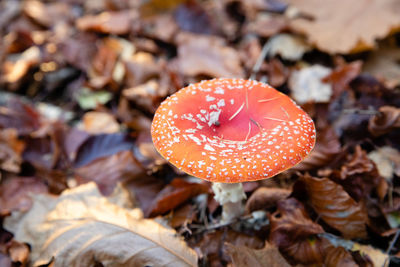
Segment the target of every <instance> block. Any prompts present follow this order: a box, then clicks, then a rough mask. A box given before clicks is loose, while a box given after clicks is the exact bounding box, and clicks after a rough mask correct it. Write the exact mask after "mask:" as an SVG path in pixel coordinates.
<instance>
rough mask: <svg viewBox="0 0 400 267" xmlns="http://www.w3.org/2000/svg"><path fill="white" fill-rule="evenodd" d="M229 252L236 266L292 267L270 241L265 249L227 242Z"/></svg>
mask: <svg viewBox="0 0 400 267" xmlns="http://www.w3.org/2000/svg"><path fill="white" fill-rule="evenodd" d="M225 246H226V249H227V252H228V254H229V256H230V257H231V259H232V263H233V265H234V266H236V267H241V266H251V267H280V266H282V267H290V266H291V265H290V264H289V263H288V262H287V261H286V260H285V258H284V257H282V255H281V253H280V252H279V250H278V249H277V248H276V247H274V246H273V245H271V244H269V243H268V242H266V243H265V247H264V248H263V249H258V250H256V249H250V248H248V247H244V246H234V245H232V244H229V243H227V244H226V245H225Z"/></svg>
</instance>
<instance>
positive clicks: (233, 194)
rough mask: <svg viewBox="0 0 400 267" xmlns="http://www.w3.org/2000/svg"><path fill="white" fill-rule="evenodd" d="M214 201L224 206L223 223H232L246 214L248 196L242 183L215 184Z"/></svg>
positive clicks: (213, 187) (213, 186)
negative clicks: (245, 201)
mask: <svg viewBox="0 0 400 267" xmlns="http://www.w3.org/2000/svg"><path fill="white" fill-rule="evenodd" d="M212 189H213V191H214V199H215V200H216V201H218V203H220V204H221V205H222V218H221V223H224V222H230V221H232V220H234V219H236V218H238V217H240V216H241V215H242V214H243V212H244V205H243V200H245V199H246V195H245V193H244V190H243V185H242V183H232V184H228V183H213V184H212Z"/></svg>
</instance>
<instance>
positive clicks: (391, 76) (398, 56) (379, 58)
mask: <svg viewBox="0 0 400 267" xmlns="http://www.w3.org/2000/svg"><path fill="white" fill-rule="evenodd" d="M399 61H400V49H398V48H390V47H383V48H381V49H379V50H377V51H374V52H372V53H371V54H370V55H369V56H368V58H367V60H366V61H365V64H364V68H363V70H364V71H365V72H367V73H370V74H372V75H374V76H375V77H377V78H378V79H380V80H382V81H383V82H384V83H385V84H386V85H387V86H388V87H391V88H394V87H395V86H396V85H398V84H400V66H399V63H398V62H399Z"/></svg>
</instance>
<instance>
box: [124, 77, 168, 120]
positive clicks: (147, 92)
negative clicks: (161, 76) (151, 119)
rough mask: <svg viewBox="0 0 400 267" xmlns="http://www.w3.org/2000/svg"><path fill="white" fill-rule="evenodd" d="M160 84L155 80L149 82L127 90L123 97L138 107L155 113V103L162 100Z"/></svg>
mask: <svg viewBox="0 0 400 267" xmlns="http://www.w3.org/2000/svg"><path fill="white" fill-rule="evenodd" d="M159 88H160V84H159V83H158V82H157V81H156V80H155V79H152V80H149V81H148V82H146V83H144V84H140V85H138V86H135V87H132V88H127V89H124V90H123V91H122V95H123V96H125V97H126V98H127V99H128V100H130V101H133V102H135V103H136V104H137V105H138V106H140V107H143V108H145V109H146V110H147V111H149V112H151V113H154V112H155V111H156V109H157V107H156V106H155V105H154V102H157V100H158V99H159V98H160V89H159Z"/></svg>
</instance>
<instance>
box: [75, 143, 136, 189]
mask: <svg viewBox="0 0 400 267" xmlns="http://www.w3.org/2000/svg"><path fill="white" fill-rule="evenodd" d="M76 174H77V180H78V183H86V182H89V181H94V182H96V183H97V185H98V186H99V188H100V190H101V192H102V193H103V194H106V195H108V194H110V193H111V192H112V191H113V189H114V187H115V185H116V184H117V183H118V182H123V181H127V180H129V179H134V178H137V177H138V176H139V175H140V174H143V169H142V168H141V166H140V165H138V163H137V162H136V160H135V158H134V157H133V155H132V152H130V151H121V152H118V153H116V154H113V155H111V156H105V157H102V158H97V159H96V160H94V161H92V162H91V163H89V164H87V165H84V166H81V167H79V168H77V169H76Z"/></svg>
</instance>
